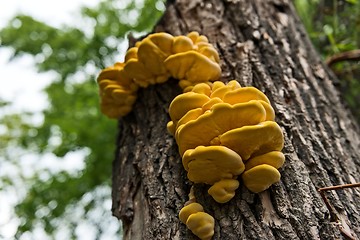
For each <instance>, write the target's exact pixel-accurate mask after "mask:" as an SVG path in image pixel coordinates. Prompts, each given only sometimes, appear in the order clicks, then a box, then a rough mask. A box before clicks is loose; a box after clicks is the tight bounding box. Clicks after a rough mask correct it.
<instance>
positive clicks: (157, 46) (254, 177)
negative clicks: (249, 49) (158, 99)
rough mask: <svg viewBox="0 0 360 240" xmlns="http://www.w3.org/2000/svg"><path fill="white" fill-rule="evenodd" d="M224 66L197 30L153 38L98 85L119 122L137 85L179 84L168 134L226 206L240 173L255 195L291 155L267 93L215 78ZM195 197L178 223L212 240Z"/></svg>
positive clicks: (196, 176) (189, 167) (105, 107)
mask: <svg viewBox="0 0 360 240" xmlns="http://www.w3.org/2000/svg"><path fill="white" fill-rule="evenodd" d="M219 62H220V58H219V55H218V53H217V51H216V49H215V48H214V46H213V45H211V44H210V43H209V41H208V39H207V37H205V36H203V35H199V33H197V32H191V33H189V34H188V35H186V36H175V37H174V36H172V35H170V34H168V33H154V34H150V35H148V36H147V37H146V38H144V39H143V40H141V41H139V42H137V43H136V44H135V46H134V47H132V48H130V49H129V50H128V51H127V53H126V55H125V61H124V62H123V63H120V62H118V63H115V64H114V65H113V66H110V67H108V68H105V69H104V70H103V71H102V72H101V73H100V74H99V76H98V78H97V82H98V85H99V95H100V98H101V102H100V107H101V111H102V113H103V114H105V115H106V116H108V117H110V118H118V117H121V116H125V115H126V114H128V113H129V112H130V111H131V109H132V105H133V104H134V103H135V101H136V93H137V90H138V88H139V87H144V88H145V87H148V86H149V85H150V84H157V83H163V82H165V81H167V80H168V79H169V78H170V77H172V78H176V79H178V80H179V86H180V87H181V88H182V89H183V92H184V93H183V94H181V95H179V96H177V97H176V98H175V99H174V100H173V101H172V102H171V104H170V107H169V115H170V118H171V121H169V122H168V124H167V129H168V131H169V133H170V134H172V135H173V136H174V137H175V139H176V142H177V144H178V147H179V152H180V155H181V156H182V163H183V166H184V168H185V170H186V171H187V176H188V178H189V180H190V181H192V182H194V183H205V184H208V185H211V186H210V188H209V189H208V194H209V195H211V196H212V197H213V199H214V200H215V201H217V202H219V203H226V202H228V201H230V200H231V199H232V198H233V197H234V196H235V191H236V189H237V188H238V187H239V185H240V182H239V180H238V179H237V178H238V177H239V176H240V177H241V179H242V182H243V184H244V185H245V186H246V187H247V188H248V189H249V190H250V191H252V192H255V193H258V192H261V191H264V190H266V189H267V188H269V187H270V186H271V185H272V184H274V183H276V182H278V181H279V180H280V173H279V171H278V170H277V169H279V168H280V167H281V166H282V165H283V164H284V161H285V157H284V154H282V153H281V152H280V151H281V149H282V148H283V146H284V137H283V134H282V130H281V128H280V127H279V125H278V124H277V123H276V122H274V119H275V111H274V109H273V108H272V106H271V103H270V101H269V99H268V98H267V96H266V95H265V94H264V93H262V92H261V91H259V90H258V89H256V88H254V87H241V86H240V84H239V83H238V82H237V81H236V80H232V81H230V82H228V83H227V84H224V83H223V82H221V81H216V80H218V79H219V78H220V76H221V68H220V65H219ZM212 81H215V82H212ZM240 177H239V178H240ZM190 195H191V196H190ZM190 195H189V197H190V201H189V202H188V204H187V205H186V206H185V207H183V208H182V209H181V211H180V213H179V218H180V220H181V221H182V222H183V223H184V224H186V225H187V227H188V228H189V229H190V230H191V231H192V232H193V233H194V234H195V235H196V236H198V237H199V238H200V239H211V238H212V236H213V234H214V224H215V223H214V222H215V221H214V218H213V217H212V216H210V215H209V214H208V213H205V212H204V209H203V207H202V206H201V204H199V203H196V202H195V200H194V199H195V197H194V196H193V193H192V192H191V193H190Z"/></svg>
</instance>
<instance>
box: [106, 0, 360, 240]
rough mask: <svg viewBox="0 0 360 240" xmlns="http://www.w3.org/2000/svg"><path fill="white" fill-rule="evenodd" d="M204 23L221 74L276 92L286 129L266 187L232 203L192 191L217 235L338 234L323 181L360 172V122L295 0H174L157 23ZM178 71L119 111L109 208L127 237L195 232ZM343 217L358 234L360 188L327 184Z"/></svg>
mask: <svg viewBox="0 0 360 240" xmlns="http://www.w3.org/2000/svg"><path fill="white" fill-rule="evenodd" d="M154 31H155V32H160V31H165V32H168V33H171V34H173V35H183V34H187V33H188V32H190V31H198V32H199V33H200V34H204V35H206V36H207V37H208V38H209V41H210V43H212V44H214V45H215V47H216V48H217V50H218V51H219V54H220V57H221V67H222V71H223V74H222V79H221V80H222V81H224V82H226V81H229V80H232V79H236V80H238V81H239V82H240V84H241V85H242V86H250V85H251V86H254V87H257V88H259V89H260V90H262V91H263V92H264V93H265V94H266V95H267V96H268V98H269V99H270V101H271V103H272V106H273V108H274V109H275V112H276V116H277V117H276V122H277V123H278V124H279V125H280V126H281V127H282V129H283V132H284V136H285V141H286V142H285V147H284V149H283V152H284V154H285V156H286V162H285V165H284V166H283V167H282V168H281V169H280V172H281V175H282V177H281V182H280V183H278V184H275V185H273V186H272V187H271V188H270V189H269V190H266V191H265V192H263V193H260V194H253V193H251V192H249V191H248V190H247V189H246V188H245V187H243V186H241V187H240V188H239V189H238V190H237V191H236V196H235V197H234V198H233V199H232V200H231V201H230V202H228V203H226V204H219V203H216V202H215V201H214V200H213V199H212V198H211V197H210V196H208V194H207V188H208V187H207V186H205V185H195V195H196V197H197V200H198V202H199V203H201V204H202V205H203V206H204V208H205V211H206V212H208V213H209V214H211V215H212V216H213V217H214V218H215V235H214V237H213V239H339V238H341V233H340V231H339V227H338V224H336V223H334V222H331V219H330V214H329V211H328V209H327V208H326V206H325V205H324V202H323V201H322V199H321V197H320V195H319V193H318V192H317V188H319V187H325V186H331V185H339V184H344V183H355V182H359V181H360V178H359V172H360V154H359V151H358V149H359V147H360V139H359V133H360V131H359V128H358V126H357V125H356V124H355V121H354V120H353V117H352V116H351V115H350V114H349V111H348V110H347V109H345V107H344V105H343V104H342V103H341V98H340V96H339V93H338V92H337V90H336V88H335V87H334V82H335V81H336V79H335V77H334V76H333V75H332V73H331V72H330V71H329V70H328V69H327V68H326V66H324V65H323V64H322V63H321V61H320V59H319V57H318V56H317V53H316V52H315V50H314V49H313V47H312V45H311V43H310V42H309V40H308V38H307V36H306V34H305V31H304V29H303V27H302V25H301V22H300V21H299V19H298V18H297V16H296V14H295V11H294V9H293V7H292V5H291V3H290V2H289V1H285V0H284V1H280V0H279V1H277V0H268V1H260V0H256V1H241V0H233V1H230V0H229V1H225V0H222V1H220V0H209V1H204V0H193V1H186V0H179V1H176V2H171V3H170V2H169V3H168V6H167V10H166V12H165V14H164V16H163V18H162V20H161V21H160V22H159V23H158V25H157V27H156V28H155V30H154ZM180 93H181V89H180V88H179V87H178V86H177V83H176V81H174V80H170V81H168V82H167V83H165V84H161V85H155V86H151V87H149V88H147V89H141V90H140V91H139V93H138V101H137V102H136V104H135V105H134V109H133V112H131V113H130V114H129V115H128V116H126V117H124V118H122V119H121V120H120V121H119V134H118V139H117V152H116V159H115V160H114V163H113V214H114V215H115V216H116V217H118V218H120V219H121V220H122V222H123V225H124V239H196V237H195V236H194V235H192V233H191V232H190V231H189V230H187V229H186V226H185V225H184V224H182V223H181V222H180V221H179V219H178V212H179V211H180V209H181V208H182V207H183V205H184V203H185V202H186V200H187V194H188V192H189V189H190V186H191V184H190V183H189V181H188V180H187V178H186V172H185V170H184V169H183V167H182V164H181V157H180V156H179V154H178V150H177V146H176V143H175V141H174V139H173V138H172V136H170V135H169V134H168V133H167V131H166V123H167V122H168V121H169V117H168V112H167V109H168V106H169V104H170V102H171V100H172V99H173V98H174V97H175V96H176V95H178V94H180ZM327 196H328V199H329V202H330V203H331V204H332V205H333V207H334V209H335V210H336V212H337V215H338V216H339V218H340V221H341V225H342V226H343V227H344V228H345V229H347V231H350V232H351V233H352V234H353V236H354V237H355V236H357V237H359V236H360V204H358V202H360V193H359V190H358V189H355V188H354V189H346V190H339V191H331V192H329V193H327Z"/></svg>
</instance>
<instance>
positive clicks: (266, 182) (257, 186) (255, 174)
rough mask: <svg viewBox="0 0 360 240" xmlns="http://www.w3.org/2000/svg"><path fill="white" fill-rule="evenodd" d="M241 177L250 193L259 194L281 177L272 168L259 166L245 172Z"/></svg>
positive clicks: (265, 165)
mask: <svg viewBox="0 0 360 240" xmlns="http://www.w3.org/2000/svg"><path fill="white" fill-rule="evenodd" d="M241 177H242V180H243V182H244V185H245V186H246V187H247V188H248V189H249V190H250V191H252V192H254V193H259V192H262V191H264V190H266V189H268V188H269V187H270V186H271V185H272V184H274V183H276V182H278V181H280V177H281V175H280V173H279V171H278V170H277V169H276V168H274V167H273V166H270V165H267V164H261V165H258V166H256V167H253V168H251V169H249V170H247V171H245V172H244V173H243V174H242V175H241Z"/></svg>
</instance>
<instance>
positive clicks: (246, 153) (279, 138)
mask: <svg viewBox="0 0 360 240" xmlns="http://www.w3.org/2000/svg"><path fill="white" fill-rule="evenodd" d="M219 138H220V143H221V145H222V146H226V147H228V148H231V149H232V150H234V151H235V152H237V153H238V154H239V155H240V156H241V158H242V159H243V160H244V161H246V160H248V159H249V158H250V157H251V156H255V155H260V154H264V153H267V152H270V151H280V150H281V149H282V148H283V146H284V137H283V134H282V131H281V129H280V127H279V125H278V124H277V123H275V122H273V121H266V122H262V123H259V124H257V125H254V126H244V127H241V128H237V129H233V130H230V131H228V132H226V133H224V134H223V135H221V136H220V137H219Z"/></svg>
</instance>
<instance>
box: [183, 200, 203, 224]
mask: <svg viewBox="0 0 360 240" xmlns="http://www.w3.org/2000/svg"><path fill="white" fill-rule="evenodd" d="M203 211H204V208H203V206H201V204H199V203H196V202H193V203H190V204H188V205H186V206H184V207H183V208H182V209H181V210H180V212H179V219H180V221H181V222H182V223H184V224H186V221H187V219H188V218H189V216H190V215H191V214H194V213H197V212H203Z"/></svg>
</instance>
